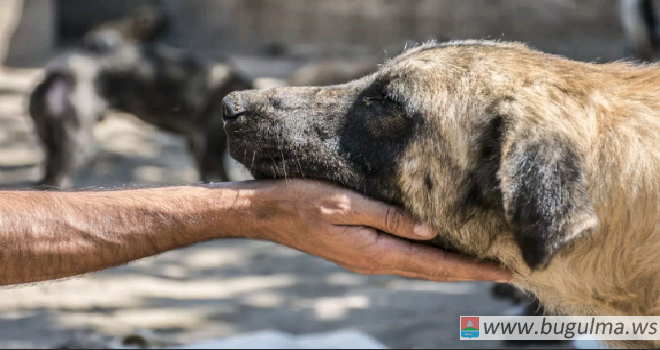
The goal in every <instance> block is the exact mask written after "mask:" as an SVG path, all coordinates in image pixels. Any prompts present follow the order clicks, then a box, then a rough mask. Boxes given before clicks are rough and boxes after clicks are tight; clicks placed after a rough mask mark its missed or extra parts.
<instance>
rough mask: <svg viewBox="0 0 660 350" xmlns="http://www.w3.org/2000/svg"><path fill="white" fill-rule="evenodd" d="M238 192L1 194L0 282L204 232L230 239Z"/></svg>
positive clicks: (135, 254) (132, 253) (120, 256)
mask: <svg viewBox="0 0 660 350" xmlns="http://www.w3.org/2000/svg"><path fill="white" fill-rule="evenodd" d="M246 207H247V203H246V201H245V199H243V198H242V197H241V194H240V190H238V189H237V188H232V187H231V186H226V187H220V188H216V189H212V188H205V187H201V186H185V187H184V186H182V187H169V188H157V189H132V190H111V191H82V192H46V191H2V192H0V285H7V284H18V283H29V282H39V281H44V280H51V279H58V278H63V277H69V276H75V275H79V274H84V273H89V272H95V271H99V270H103V269H107V268H110V267H113V266H117V265H121V264H124V263H127V262H130V261H133V260H137V259H140V258H144V257H148V256H152V255H155V254H159V253H162V252H165V251H168V250H172V249H176V248H181V247H184V246H187V245H190V244H193V243H197V242H200V241H204V240H207V239H211V238H222V237H236V236H237V235H238V234H239V232H240V231H239V230H238V229H237V223H239V222H245V219H246V216H248V214H249V213H248V212H246V211H244V209H245V208H246Z"/></svg>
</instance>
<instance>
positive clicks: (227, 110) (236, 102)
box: [222, 92, 247, 122]
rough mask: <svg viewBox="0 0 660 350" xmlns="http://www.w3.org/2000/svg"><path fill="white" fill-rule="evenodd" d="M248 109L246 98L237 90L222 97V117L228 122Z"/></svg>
mask: <svg viewBox="0 0 660 350" xmlns="http://www.w3.org/2000/svg"><path fill="white" fill-rule="evenodd" d="M246 111H247V106H246V103H245V98H243V97H241V95H240V94H239V93H237V92H232V93H230V94H228V95H227V96H225V98H223V99H222V119H223V120H224V121H225V122H227V121H230V120H232V119H236V118H238V117H240V116H241V115H243V114H244V113H245V112H246Z"/></svg>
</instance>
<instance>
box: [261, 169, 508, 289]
mask: <svg viewBox="0 0 660 350" xmlns="http://www.w3.org/2000/svg"><path fill="white" fill-rule="evenodd" d="M253 185H254V186H256V187H258V188H259V190H258V191H255V192H254V194H255V195H254V196H253V198H252V199H251V200H252V201H253V204H254V205H255V207H254V208H255V212H254V214H253V215H256V218H255V219H258V220H255V221H259V223H258V224H256V225H258V227H259V229H258V232H260V235H261V237H259V238H262V239H267V240H271V241H275V242H277V243H280V244H283V245H285V246H288V247H290V248H294V249H296V250H299V251H302V252H305V253H308V254H311V255H315V256H318V257H320V258H323V259H325V260H329V261H332V262H334V263H336V264H338V265H340V266H342V267H344V268H345V269H347V270H350V271H353V272H356V273H360V274H367V275H382V274H393V275H399V276H404V277H411V278H418V279H425V280H430V281H437V282H452V281H475V280H483V281H500V282H509V281H511V280H512V276H511V274H510V273H508V272H505V271H504V270H502V269H501V268H500V267H498V266H496V265H494V264H490V263H483V262H475V261H472V260H470V259H468V258H466V257H463V256H461V255H458V254H452V253H448V252H445V251H443V250H440V249H437V248H433V247H429V246H426V245H423V244H420V243H414V242H410V241H407V240H404V239H401V238H399V237H404V238H409V239H413V240H429V239H432V238H433V237H435V235H436V233H435V232H433V230H432V229H431V228H430V227H429V226H428V225H427V224H424V223H417V222H415V220H414V219H413V218H412V217H410V216H409V215H408V214H407V213H406V212H405V211H403V210H402V209H400V208H398V207H393V206H389V205H386V204H383V203H380V202H377V201H374V200H371V199H369V198H366V197H364V196H361V195H359V194H358V193H356V192H353V191H350V190H347V189H343V188H340V187H337V186H333V185H329V184H325V183H321V182H316V181H305V180H287V181H255V182H254V183H253ZM396 236H399V237H396Z"/></svg>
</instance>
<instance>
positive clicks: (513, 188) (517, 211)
mask: <svg viewBox="0 0 660 350" xmlns="http://www.w3.org/2000/svg"><path fill="white" fill-rule="evenodd" d="M500 181H501V183H500V186H501V190H502V195H503V204H504V210H505V214H506V218H507V220H508V222H509V224H510V225H511V228H512V230H513V234H514V237H515V239H516V241H517V242H518V245H519V246H520V249H521V251H522V255H523V258H524V260H525V262H526V263H527V264H528V265H529V267H530V268H531V269H532V270H539V269H545V268H546V267H547V266H548V264H549V263H550V261H551V260H552V258H553V256H554V255H555V254H556V253H557V252H559V251H560V250H561V249H562V248H563V247H564V246H565V245H566V244H567V243H569V242H570V241H571V240H573V239H575V238H578V237H580V236H583V235H585V234H586V233H588V232H589V231H591V230H593V229H595V228H596V227H597V226H598V217H597V216H596V213H595V211H594V209H593V208H592V206H591V203H590V199H589V195H588V193H587V190H586V187H585V180H584V174H583V171H582V167H581V161H580V159H579V157H578V155H577V154H576V152H575V151H574V150H573V148H572V147H571V145H569V144H568V143H566V142H564V141H562V140H560V139H558V138H546V139H530V138H516V139H515V140H513V141H512V142H511V143H510V145H509V147H508V148H507V149H506V150H505V153H504V154H503V157H502V164H501V167H500Z"/></svg>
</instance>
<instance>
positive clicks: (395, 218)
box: [385, 208, 405, 231]
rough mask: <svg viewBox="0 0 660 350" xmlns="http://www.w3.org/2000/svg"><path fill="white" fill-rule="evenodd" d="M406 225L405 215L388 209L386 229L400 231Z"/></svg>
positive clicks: (396, 210) (393, 209) (399, 211)
mask: <svg viewBox="0 0 660 350" xmlns="http://www.w3.org/2000/svg"><path fill="white" fill-rule="evenodd" d="M404 223H405V214H404V213H403V212H402V211H401V210H399V209H396V208H387V211H386V213H385V227H387V228H388V230H392V231H398V230H400V229H402V228H403V226H404Z"/></svg>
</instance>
